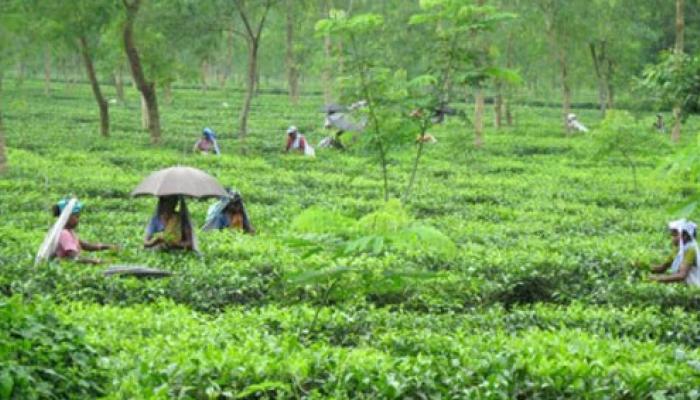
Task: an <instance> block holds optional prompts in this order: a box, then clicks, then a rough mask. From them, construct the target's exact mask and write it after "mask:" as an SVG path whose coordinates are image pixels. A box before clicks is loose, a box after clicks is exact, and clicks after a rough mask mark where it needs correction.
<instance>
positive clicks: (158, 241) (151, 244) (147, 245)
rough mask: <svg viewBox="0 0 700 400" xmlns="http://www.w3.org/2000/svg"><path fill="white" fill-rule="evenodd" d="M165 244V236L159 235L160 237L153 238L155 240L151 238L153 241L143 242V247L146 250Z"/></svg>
mask: <svg viewBox="0 0 700 400" xmlns="http://www.w3.org/2000/svg"><path fill="white" fill-rule="evenodd" d="M164 242H165V240H164V239H163V236H161V235H158V236H155V237H153V238H151V239H146V240H144V241H143V247H145V248H147V249H148V248H151V247H155V246H157V245H159V244H161V243H164Z"/></svg>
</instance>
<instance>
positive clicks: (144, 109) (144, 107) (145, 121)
mask: <svg viewBox="0 0 700 400" xmlns="http://www.w3.org/2000/svg"><path fill="white" fill-rule="evenodd" d="M139 94H140V96H139V98H141V129H143V130H147V129H148V127H149V126H151V122H150V119H149V116H148V103H147V102H146V98H145V97H144V95H143V93H139Z"/></svg>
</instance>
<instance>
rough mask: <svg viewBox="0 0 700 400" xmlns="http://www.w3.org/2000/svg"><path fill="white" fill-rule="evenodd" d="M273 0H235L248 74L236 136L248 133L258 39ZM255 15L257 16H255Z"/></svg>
mask: <svg viewBox="0 0 700 400" xmlns="http://www.w3.org/2000/svg"><path fill="white" fill-rule="evenodd" d="M273 3H274V0H264V1H261V2H257V1H256V2H249V3H247V2H246V1H245V0H235V3H234V4H235V6H236V10H237V11H238V15H239V16H240V17H241V21H243V27H244V28H245V30H244V31H243V32H239V34H240V35H241V36H243V37H244V38H245V39H246V41H247V44H248V74H247V77H246V78H247V79H246V94H245V100H244V101H243V108H241V114H240V116H239V118H238V138H239V139H241V140H243V139H245V137H246V135H247V133H248V115H249V114H250V105H251V103H252V101H253V95H254V94H255V89H256V83H257V79H256V78H257V73H258V51H259V50H260V39H261V37H262V31H263V28H264V27H265V20H266V19H267V14H268V12H269V11H270V8H271V7H272V4H273ZM256 15H257V18H256Z"/></svg>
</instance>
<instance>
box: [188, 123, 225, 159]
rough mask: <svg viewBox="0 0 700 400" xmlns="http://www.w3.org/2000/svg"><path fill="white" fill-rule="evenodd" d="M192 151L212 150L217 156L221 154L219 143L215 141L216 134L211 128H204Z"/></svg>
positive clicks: (203, 151) (204, 152) (205, 152)
mask: <svg viewBox="0 0 700 400" xmlns="http://www.w3.org/2000/svg"><path fill="white" fill-rule="evenodd" d="M193 151H194V152H195V153H201V154H209V153H210V152H212V151H213V152H214V154H216V155H217V156H218V155H219V154H221V152H220V151H219V144H218V143H217V141H216V134H215V133H214V131H213V130H212V129H211V128H204V130H203V131H202V137H201V138H199V140H197V142H196V143H195V144H194V148H193Z"/></svg>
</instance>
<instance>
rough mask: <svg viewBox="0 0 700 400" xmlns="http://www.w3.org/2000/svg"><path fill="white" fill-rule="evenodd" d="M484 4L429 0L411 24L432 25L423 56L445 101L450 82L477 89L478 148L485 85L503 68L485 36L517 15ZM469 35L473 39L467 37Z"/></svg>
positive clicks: (476, 121) (481, 127) (468, 1)
mask: <svg viewBox="0 0 700 400" xmlns="http://www.w3.org/2000/svg"><path fill="white" fill-rule="evenodd" d="M484 4H485V1H484V0H478V2H477V3H476V4H474V2H472V1H471V0H434V1H429V2H428V1H426V2H422V3H421V12H420V13H419V14H416V15H414V16H413V17H411V24H414V25H416V24H421V25H427V26H429V28H430V31H431V32H430V33H429V34H430V35H432V37H431V38H430V40H429V41H428V42H429V43H430V44H431V46H430V47H429V48H427V49H425V50H424V51H423V57H428V58H429V59H430V62H428V63H426V65H428V72H429V73H431V74H432V75H433V76H435V77H436V81H437V85H438V86H437V87H436V90H437V91H439V92H440V93H441V94H440V98H441V99H442V100H441V103H444V99H445V98H446V97H447V96H446V94H445V93H444V92H445V91H447V90H449V89H448V88H449V86H450V85H449V82H450V81H454V82H458V83H460V84H462V85H463V86H464V87H465V88H466V87H467V86H469V87H472V88H474V91H475V94H474V100H475V107H474V114H475V115H474V133H475V135H474V145H475V146H476V147H481V146H482V145H483V141H484V138H483V115H484V107H485V101H484V93H483V89H484V86H485V85H486V84H487V82H488V81H489V80H490V79H492V78H494V77H496V76H497V75H499V74H500V71H502V70H501V69H499V68H496V67H495V64H494V63H495V61H494V59H493V58H492V57H491V56H490V54H489V53H490V49H489V46H488V42H487V41H486V40H485V39H484V38H483V37H482V36H483V34H484V32H485V31H487V30H489V29H492V28H494V27H495V26H496V25H497V24H499V23H500V22H501V21H504V20H508V19H512V18H513V17H514V16H513V15H512V14H509V13H502V12H498V10H497V9H496V8H493V7H488V6H485V5H484ZM465 36H468V37H470V40H468V41H467V40H464V37H465ZM501 75H503V76H504V77H505V76H506V75H505V74H501ZM467 101H468V99H467ZM444 105H445V104H442V105H441V107H442V106H444Z"/></svg>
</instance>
